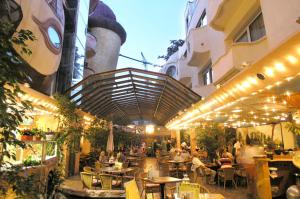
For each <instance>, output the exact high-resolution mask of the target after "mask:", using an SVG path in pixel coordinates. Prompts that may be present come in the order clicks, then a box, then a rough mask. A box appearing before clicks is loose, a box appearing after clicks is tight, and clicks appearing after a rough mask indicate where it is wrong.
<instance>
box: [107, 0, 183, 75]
mask: <svg viewBox="0 0 300 199" xmlns="http://www.w3.org/2000/svg"><path fill="white" fill-rule="evenodd" d="M103 2H104V3H106V4H107V5H108V6H109V7H110V8H111V9H112V10H113V11H114V13H115V15H116V17H117V21H118V22H119V23H120V24H121V25H122V26H123V27H124V29H125V30H126V32H127V39H126V42H125V44H123V46H122V47H121V52H120V53H121V54H123V55H126V56H129V57H132V58H136V59H140V60H142V56H141V52H143V54H144V56H145V57H146V59H147V61H148V62H151V63H154V64H158V65H162V64H163V63H164V60H163V59H158V58H157V57H158V56H159V55H165V54H166V52H167V48H168V47H169V46H170V40H173V39H184V37H185V36H184V35H185V30H184V11H185V7H186V2H187V0H103ZM127 67H133V68H139V69H144V66H143V64H142V63H139V62H135V61H131V60H128V59H125V58H123V57H119V61H118V67H117V68H127ZM159 69H160V68H159V67H152V66H148V70H151V71H158V70H159Z"/></svg>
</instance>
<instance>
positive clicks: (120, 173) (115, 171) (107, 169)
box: [100, 167, 135, 184]
mask: <svg viewBox="0 0 300 199" xmlns="http://www.w3.org/2000/svg"><path fill="white" fill-rule="evenodd" d="M134 170H135V169H134V168H132V167H128V168H121V169H118V168H114V167H104V168H101V169H100V171H101V172H103V173H108V174H111V175H117V176H120V177H121V183H122V184H123V183H124V181H123V177H124V175H125V174H126V173H128V172H131V171H134Z"/></svg>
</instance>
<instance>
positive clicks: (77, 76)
mask: <svg viewBox="0 0 300 199" xmlns="http://www.w3.org/2000/svg"><path fill="white" fill-rule="evenodd" d="M75 45H76V47H75V63H74V68H73V82H74V83H75V82H78V81H80V80H82V78H83V69H84V55H85V50H84V48H83V46H82V45H81V42H80V41H79V40H78V38H77V39H76V44H75Z"/></svg>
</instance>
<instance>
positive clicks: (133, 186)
mask: <svg viewBox="0 0 300 199" xmlns="http://www.w3.org/2000/svg"><path fill="white" fill-rule="evenodd" d="M124 187H125V192H126V199H141V196H140V193H139V189H138V186H137V183H136V181H135V180H131V181H128V182H126V183H124Z"/></svg>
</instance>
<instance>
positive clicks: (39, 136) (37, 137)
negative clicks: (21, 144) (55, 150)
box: [31, 128, 46, 141]
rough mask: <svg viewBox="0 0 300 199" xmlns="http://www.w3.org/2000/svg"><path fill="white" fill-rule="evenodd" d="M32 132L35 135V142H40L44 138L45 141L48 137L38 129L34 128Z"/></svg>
mask: <svg viewBox="0 0 300 199" xmlns="http://www.w3.org/2000/svg"><path fill="white" fill-rule="evenodd" d="M31 132H32V133H33V136H34V137H33V140H34V141H40V140H41V139H42V138H43V139H45V138H46V135H45V133H44V132H43V131H42V130H40V129H38V128H33V129H32V130H31Z"/></svg>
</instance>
